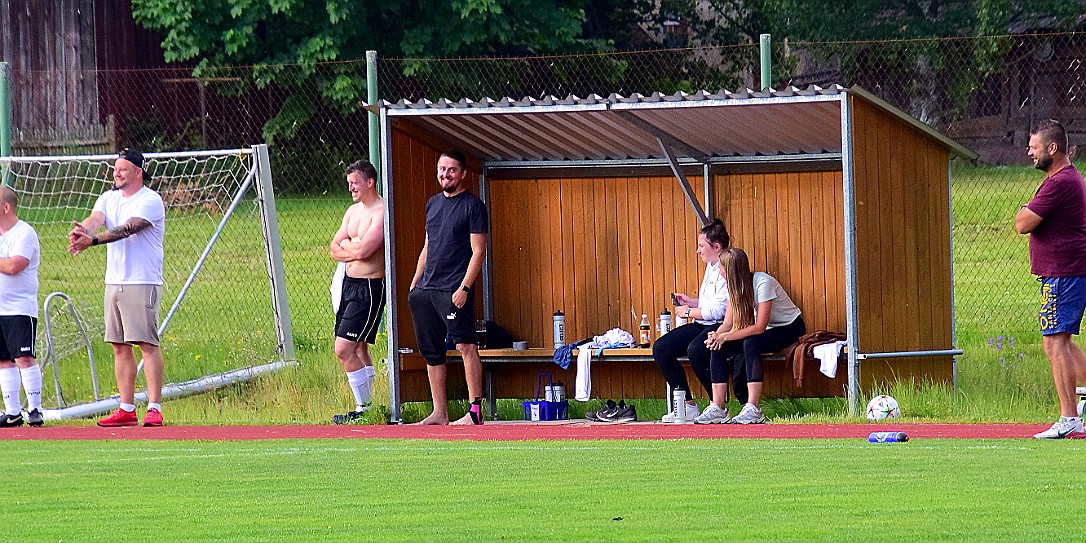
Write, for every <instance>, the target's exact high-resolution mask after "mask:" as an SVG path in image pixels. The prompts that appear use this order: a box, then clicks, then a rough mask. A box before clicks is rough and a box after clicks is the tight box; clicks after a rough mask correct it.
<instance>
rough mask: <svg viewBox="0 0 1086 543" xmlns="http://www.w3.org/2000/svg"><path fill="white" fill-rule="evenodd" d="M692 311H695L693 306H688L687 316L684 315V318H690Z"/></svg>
mask: <svg viewBox="0 0 1086 543" xmlns="http://www.w3.org/2000/svg"><path fill="white" fill-rule="evenodd" d="M691 311H693V309H692V308H689V307H688V308H686V316H685V317H683V318H684V319H689V318H690V312H691Z"/></svg>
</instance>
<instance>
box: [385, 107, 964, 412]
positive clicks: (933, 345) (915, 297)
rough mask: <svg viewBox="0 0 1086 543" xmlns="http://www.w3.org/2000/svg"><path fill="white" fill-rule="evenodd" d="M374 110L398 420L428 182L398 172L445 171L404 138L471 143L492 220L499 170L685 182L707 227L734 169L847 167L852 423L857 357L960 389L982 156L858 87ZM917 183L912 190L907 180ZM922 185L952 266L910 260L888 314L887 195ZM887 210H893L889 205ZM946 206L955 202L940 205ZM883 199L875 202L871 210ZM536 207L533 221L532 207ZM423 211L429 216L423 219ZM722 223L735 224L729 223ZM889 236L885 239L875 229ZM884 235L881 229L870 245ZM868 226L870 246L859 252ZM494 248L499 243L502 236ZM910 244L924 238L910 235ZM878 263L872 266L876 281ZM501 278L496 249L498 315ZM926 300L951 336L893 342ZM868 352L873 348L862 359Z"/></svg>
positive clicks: (486, 308)
mask: <svg viewBox="0 0 1086 543" xmlns="http://www.w3.org/2000/svg"><path fill="white" fill-rule="evenodd" d="M366 107H367V109H368V110H370V111H371V112H373V113H375V114H377V115H379V117H380V139H381V161H382V163H383V164H384V165H385V167H384V168H382V171H381V183H382V187H383V193H384V196H385V199H386V211H387V213H386V217H385V262H386V278H387V279H386V294H387V299H388V306H389V316H390V325H389V326H388V355H387V360H388V361H389V381H390V383H389V384H390V398H389V400H390V406H391V418H392V421H393V422H402V419H401V405H400V404H401V402H400V391H399V375H400V368H401V357H402V356H403V355H405V354H407V350H405V349H404V347H403V340H402V338H401V337H400V335H401V332H400V330H399V328H400V327H399V325H400V324H401V322H402V321H401V319H404V318H410V317H409V316H407V315H405V314H404V313H402V312H401V309H402V308H401V307H400V304H399V303H398V300H397V295H398V294H402V293H400V292H399V291H400V289H401V288H402V286H401V284H400V283H401V281H402V280H409V278H410V274H411V273H412V272H413V269H412V270H401V269H397V264H396V258H395V257H396V255H397V252H398V251H399V250H401V248H399V247H398V246H397V228H398V226H397V225H398V222H399V221H398V217H397V213H398V212H402V211H400V210H398V209H397V206H396V203H397V197H398V195H400V194H403V192H402V191H417V190H421V188H420V186H417V185H403V184H402V183H404V182H407V181H412V182H418V180H419V179H418V178H419V176H418V175H415V174H414V173H412V174H411V175H410V176H409V177H411V179H410V180H408V179H405V180H403V181H401V180H399V179H397V178H396V172H397V171H400V172H406V171H407V170H409V169H420V168H423V169H424V168H430V169H432V168H433V165H429V164H416V163H414V162H413V161H415V160H416V159H415V158H414V156H413V155H412V152H411V151H410V150H406V149H394V148H393V140H394V137H393V132H394V130H399V131H401V132H402V131H405V130H407V131H410V133H411V134H412V135H413V136H412V137H414V138H415V139H416V140H419V139H420V138H421V140H420V141H425V140H430V141H432V142H435V145H436V144H444V145H446V146H447V147H457V148H460V149H461V150H462V151H464V152H465V153H466V154H468V156H469V162H472V161H477V164H479V165H481V168H480V171H479V185H478V189H479V193H480V194H479V195H480V197H481V198H483V200H484V202H486V203H487V205H488V209H491V213H492V214H493V206H494V205H510V203H507V202H494V201H492V199H491V194H490V185H491V182H490V180H491V179H492V178H494V176H495V175H496V174H500V175H501V176H502V177H503V178H505V179H509V178H516V177H517V176H523V177H525V178H531V177H532V176H540V177H547V176H558V175H562V176H576V175H582V176H584V177H599V176H602V175H607V174H608V172H623V173H624V174H625V175H630V176H636V175H642V174H643V175H649V174H650V172H657V173H658V172H660V171H665V172H669V173H670V174H671V175H673V176H674V177H675V178H676V179H677V180H678V182H679V183H680V184H681V186H682V187H683V193H684V194H685V195H686V198H687V199H688V201H689V204H690V209H691V211H692V213H694V214H695V215H696V216H697V217H698V218H699V220H701V221H702V222H704V221H705V218H706V217H707V216H713V215H714V214H715V213H714V211H715V210H714V202H716V201H717V200H718V198H717V197H716V195H715V192H716V191H717V190H718V189H719V187H715V185H717V184H718V183H717V182H716V181H717V180H718V178H719V176H720V175H721V174H720V172H722V171H726V172H734V171H762V172H770V173H772V172H789V171H791V172H795V171H809V170H812V169H831V170H834V171H839V172H840V174H841V190H842V192H843V195H844V198H843V201H842V202H841V203H840V207H836V205H834V206H833V210H834V212H835V213H837V212H839V213H841V215H842V216H843V221H844V231H843V237H844V239H843V245H844V262H843V265H844V285H843V288H844V306H845V314H846V333H847V338H848V339H847V347H848V349H847V353H848V383H847V392H846V395H847V398H848V405H849V412H850V414H851V415H857V414H859V412H860V402H861V399H860V396H859V392H860V385H861V381H860V366H861V361H865V360H870V361H873V362H885V363H886V364H890V363H891V362H893V363H894V364H896V366H895V367H890V366H885V367H883V369H882V370H880V371H882V372H883V373H885V374H886V375H893V376H898V377H900V376H908V375H912V376H920V377H923V376H924V375H925V372H926V371H935V370H934V369H933V368H935V367H936V365H940V367H942V366H941V364H947V367H949V372H950V374H951V375H952V376H953V377H952V378H953V379H955V381H956V356H957V355H960V354H961V353H962V351H961V350H960V349H958V348H957V336H956V329H955V326H954V314H953V298H954V293H953V254H952V249H953V247H952V240H951V239H950V238H951V236H950V225H951V224H952V217H951V214H952V210H951V207H950V205H949V204H950V182H951V179H950V178H951V168H950V163H951V161H952V160H953V159H955V158H959V159H966V160H973V159H975V158H976V156H977V155H976V154H975V153H973V152H972V151H970V150H969V149H967V148H965V147H963V146H962V145H960V144H958V143H956V142H954V141H952V140H951V139H949V138H948V137H946V136H944V135H943V134H941V133H939V132H938V131H936V130H934V129H932V128H931V127H929V126H927V125H925V124H923V123H922V122H920V121H918V120H916V119H914V118H912V117H911V116H909V115H908V114H906V113H905V112H903V111H901V110H899V109H897V108H895V107H894V106H892V105H890V104H888V103H886V102H885V101H883V100H881V99H879V98H878V97H876V96H874V95H872V94H871V93H869V92H867V91H865V90H864V89H862V88H860V87H852V88H844V87H840V86H833V87H829V88H820V87H816V86H812V87H810V88H808V89H798V88H795V87H790V88H787V89H782V90H773V89H766V90H764V91H752V90H749V89H748V90H746V91H741V92H735V93H733V92H729V91H722V92H718V93H708V92H705V91H702V92H699V93H694V94H685V93H677V94H674V95H670V96H667V95H661V94H659V93H657V94H653V95H651V96H642V95H633V96H630V97H624V96H620V95H611V96H609V97H606V98H605V97H600V96H595V95H593V96H590V97H587V98H578V97H575V96H570V97H568V98H565V99H560V98H555V97H551V96H547V97H543V98H540V99H533V98H524V99H522V100H516V99H512V98H502V99H501V100H491V99H484V100H479V101H472V100H467V99H465V100H461V101H459V102H452V101H449V100H439V101H436V102H431V101H429V100H419V101H414V102H412V101H405V100H401V101H399V102H397V103H390V102H387V101H385V102H380V103H377V104H371V105H367V106H366ZM898 138H904V139H907V140H908V141H909V142H911V143H910V144H909V145H912V146H913V147H909V148H905V149H902V148H901V143H900V140H899V139H898ZM943 161H945V166H943V167H941V169H940V171H939V172H938V173H936V174H932V173H931V169H932V168H931V166H933V165H934V166H938V164H940V163H944V162H943ZM910 165H911V166H913V167H917V166H926V167H927V171H920V170H921V169H923V168H919V167H917V168H916V171H905V170H907V169H908V166H910ZM937 169H938V168H937ZM698 171H700V172H701V176H702V178H703V182H704V185H705V186H704V188H703V189H702V190H703V191H704V194H705V202H704V207H702V206H701V205H699V204H700V202H699V201H698V198H697V197H696V195H695V194H694V191H693V190H692V187H691V185H690V183H689V181H687V178H686V175H687V174H691V173H695V174H696V173H697V172H698ZM942 172H945V176H944V174H943V173H942ZM914 175H915V177H910V176H914ZM431 179H432V177H431ZM910 182H913V183H914V184H913V185H910ZM880 183H881V185H880ZM431 187H433V186H432V185H431ZM714 187H715V188H714ZM913 188H919V189H920V190H922V191H926V192H925V194H929V193H930V195H931V198H930V201H927V202H924V203H923V205H920V204H917V207H916V209H917V210H918V212H919V213H921V216H914V217H912V220H913V221H914V222H917V223H921V222H923V221H933V224H937V225H939V226H940V228H941V230H940V232H941V233H942V234H943V235H945V239H933V240H919V241H921V242H923V241H930V242H931V243H933V244H934V245H935V246H936V247H937V249H938V250H937V251H936V252H934V253H930V254H929V255H928V256H929V257H931V258H933V259H938V260H939V262H943V263H946V264H948V265H947V266H943V267H942V268H941V269H940V270H939V271H938V273H935V274H933V275H932V277H929V278H918V277H915V275H916V265H917V263H918V262H919V261H922V260H923V257H920V256H917V255H916V254H913V255H912V256H909V255H906V256H903V257H901V264H902V265H903V266H913V268H912V270H913V273H912V275H913V276H910V278H909V280H910V284H909V285H908V288H907V289H905V291H903V292H904V293H903V294H901V295H900V296H899V298H901V299H896V298H895V299H894V303H895V304H897V305H896V306H894V305H893V304H890V306H889V307H885V305H886V304H880V301H879V298H878V293H879V290H880V289H887V290H889V289H891V288H897V287H896V286H895V285H893V284H889V283H887V281H886V280H887V278H889V280H890V282H891V283H892V282H893V281H894V279H895V278H896V276H895V275H893V273H891V272H890V271H887V270H886V269H885V268H886V267H885V266H884V268H883V269H882V272H881V273H882V275H881V276H879V269H878V259H880V258H890V259H893V260H892V262H891V263H890V265H894V264H896V263H897V262H898V261H897V260H896V258H897V257H895V256H894V255H893V253H892V252H890V251H891V249H890V248H889V247H888V246H890V247H892V246H895V244H900V243H903V242H904V240H903V239H900V236H898V235H897V234H898V232H895V231H893V228H891V225H890V221H893V220H896V221H897V222H895V223H894V228H897V227H898V226H900V224H901V222H902V221H907V220H908V219H901V218H900V217H898V218H894V217H892V215H893V214H894V212H895V211H896V210H895V209H893V208H892V206H889V205H888V204H887V202H891V201H892V200H890V197H889V196H886V194H888V193H889V192H890V191H899V192H900V191H903V190H910V189H913ZM434 189H435V190H432V191H431V190H429V189H427V192H428V193H431V194H432V193H434V192H436V187H434ZM880 200H881V201H882V207H881V208H879V207H878V202H879V201H880ZM944 201H945V202H946V206H945V207H942V205H941V204H939V205H935V206H931V205H929V204H930V203H931V202H944ZM872 202H875V209H874V210H873V209H872ZM858 207H860V209H859V210H858ZM703 209H704V210H705V211H703ZM525 211H526V212H528V213H531V212H532V210H530V209H529V210H525ZM885 211H889V213H887V212H885ZM413 212H414V213H419V214H421V213H422V210H421V209H419V210H416V211H413ZM724 219H725V224H726V225H728V222H729V221H728V218H727V217H725V218H724ZM880 225H881V226H882V230H879V227H880ZM944 227H945V228H944ZM729 228H730V226H729ZM872 228H873V229H875V230H877V231H878V233H876V234H874V235H871V234H869V233H868V232H869V229H872ZM858 231H861V232H862V234H861V236H862V237H863V239H862V240H861V241H860V242H858V239H857V232H858ZM490 239H491V241H492V239H493V237H491V238H490ZM909 242H910V243H914V242H917V240H915V239H913V238H909ZM407 250H414V248H409V249H407ZM914 253H915V251H914ZM416 254H417V253H416ZM921 263H923V262H921ZM872 266H874V267H875V268H876V269H875V271H874V272H872ZM493 270H494V253H493V251H492V250H491V246H490V245H489V244H488V251H487V259H486V262H485V264H484V271H483V278H482V284H483V289H482V290H483V292H482V302H483V314H484V315H485V316H486V318H492V317H493V316H494V290H495V285H494V271H493ZM921 271H925V272H926V271H927V270H921ZM894 273H896V272H894ZM861 279H862V281H863V283H861ZM925 279H932V280H933V281H937V282H938V283H939V285H940V286H942V285H944V283H945V286H946V287H947V288H948V289H949V290H946V289H944V288H940V289H939V292H938V294H933V295H931V296H928V297H927V298H925V293H924V290H923V288H922V286H923V281H924V280H925ZM873 295H874V298H872V296H873ZM885 296H891V295H889V294H887V295H885ZM932 299H934V301H933V300H932ZM918 301H919V303H920V305H924V304H928V305H927V306H925V307H927V308H928V309H929V310H931V311H930V312H931V314H932V319H931V320H932V321H933V322H931V323H927V324H930V326H931V327H932V328H939V327H944V326H945V327H949V329H950V330H949V334H948V335H947V337H943V336H941V335H939V334H936V336H938V337H936V336H932V337H928V338H926V340H921V341H911V343H910V344H911V345H915V346H911V347H910V346H905V347H901V346H900V345H904V343H903V342H902V341H897V340H896V338H894V337H893V330H892V327H891V326H890V324H889V320H890V319H893V318H912V317H913V316H914V313H915V308H914V307H913V305H915V304H916V303H917V302H918ZM932 304H934V305H932ZM880 305H881V306H883V307H880ZM894 307H898V308H904V309H907V310H908V311H909V312H910V313H909V314H908V315H893V314H891V313H890V312H891V311H892V310H893V309H894ZM933 307H935V309H932V308H933ZM920 319H923V315H921V316H920ZM923 325H924V323H921V326H923ZM887 327H889V328H887ZM884 328H886V330H883V329H884ZM929 335H930V334H929ZM933 338H934V339H933ZM868 345H870V348H869V349H868V350H866V351H865V350H864V348H865V347H867V346H868ZM895 345H896V347H895ZM909 359H921V360H920V361H919V362H917V363H916V364H915V367H914V368H911V369H909V370H908V371H906V372H904V374H905V375H903V374H901V373H898V372H897V371H896V370H897V369H900V368H904V367H906V366H907V365H908V364H909V362H908V360H909ZM872 368H875V366H872ZM939 371H943V370H939Z"/></svg>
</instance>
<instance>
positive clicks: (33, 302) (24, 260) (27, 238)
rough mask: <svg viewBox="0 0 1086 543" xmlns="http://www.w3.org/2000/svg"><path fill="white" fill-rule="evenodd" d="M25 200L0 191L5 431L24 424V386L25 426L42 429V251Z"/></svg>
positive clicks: (0, 378) (1, 424)
mask: <svg viewBox="0 0 1086 543" xmlns="http://www.w3.org/2000/svg"><path fill="white" fill-rule="evenodd" d="M18 208H19V197H18V195H17V194H16V193H15V191H14V190H12V189H11V187H0V390H3V393H4V414H3V416H2V417H0V428H10V427H13V426H22V425H23V423H24V420H23V412H22V406H21V405H20V404H19V389H20V385H21V387H22V388H23V389H25V390H26V400H27V407H26V411H27V416H26V420H25V422H26V423H27V424H30V425H31V426H41V425H42V422H43V420H44V419H43V417H42V412H41V368H39V367H38V361H37V359H36V358H35V354H34V339H35V337H34V336H35V335H36V334H35V333H36V332H37V329H38V263H39V261H40V256H41V247H40V245H39V244H38V233H37V232H35V231H34V227H32V226H30V225H29V224H27V223H26V222H24V221H21V220H19V217H18V215H16V212H17V211H18Z"/></svg>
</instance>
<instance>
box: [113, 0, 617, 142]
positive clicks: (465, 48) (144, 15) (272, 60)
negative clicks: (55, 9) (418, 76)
mask: <svg viewBox="0 0 1086 543" xmlns="http://www.w3.org/2000/svg"><path fill="white" fill-rule="evenodd" d="M599 4H600V2H599V1H593V0H451V1H448V0H446V1H441V0H380V1H377V0H133V14H134V15H135V17H136V20H137V21H138V22H139V23H140V24H141V25H142V26H144V27H146V28H149V29H152V30H158V31H161V32H163V33H165V39H164V41H163V43H162V45H163V49H164V50H165V57H166V61H167V62H179V61H195V62H196V63H197V64H196V68H195V70H194V76H197V77H200V76H207V75H210V74H214V73H215V69H216V68H218V67H223V66H252V67H253V68H252V71H251V74H250V75H251V81H248V82H251V84H252V85H255V86H256V87H257V88H266V87H269V86H273V85H274V86H279V87H282V88H285V89H287V90H289V94H290V96H289V98H287V99H286V100H285V101H284V102H283V104H282V105H281V106H280V108H279V110H278V113H277V114H276V115H275V116H274V117H273V118H272V119H270V120H269V121H268V122H267V123H266V124H265V127H264V135H265V138H266V139H267V140H268V141H269V142H271V141H273V140H274V138H276V137H292V136H294V135H296V134H298V132H299V130H301V129H302V128H303V127H304V126H305V124H306V122H307V121H308V120H309V119H310V118H311V117H312V116H313V113H314V112H315V111H316V110H317V109H318V108H320V107H323V105H324V104H332V105H333V107H335V108H338V109H339V110H340V111H341V112H342V113H349V112H352V111H355V110H357V107H358V106H357V105H358V102H359V101H360V100H362V99H364V97H365V79H364V77H359V74H358V73H357V67H355V66H349V65H345V64H340V65H336V64H332V65H330V66H321V68H320V69H318V68H317V65H318V63H322V62H329V61H337V60H339V61H341V60H356V59H362V58H364V56H365V51H366V50H369V49H374V50H377V51H379V52H380V53H381V54H382V56H386V57H392V56H403V57H439V58H452V57H459V56H471V57H481V56H506V55H529V54H557V53H573V52H588V51H600V50H605V49H607V48H609V47H610V43H609V42H607V41H606V40H604V39H601V38H600V37H598V36H599V35H600V34H601V32H600V30H602V31H604V32H606V30H607V28H608V27H613V26H615V25H618V24H621V21H622V18H621V17H614V18H613V20H612V19H611V15H610V14H608V13H606V12H605V11H604V10H601V9H599ZM586 5H587V6H589V7H590V8H592V12H593V13H596V14H600V16H599V18H598V19H597V20H596V21H594V25H593V28H595V30H596V34H597V35H596V36H594V37H592V38H583V37H582V28H583V26H584V25H585V22H586V11H585V6H586ZM597 27H600V28H597ZM233 92H244V88H238V87H235V88H233Z"/></svg>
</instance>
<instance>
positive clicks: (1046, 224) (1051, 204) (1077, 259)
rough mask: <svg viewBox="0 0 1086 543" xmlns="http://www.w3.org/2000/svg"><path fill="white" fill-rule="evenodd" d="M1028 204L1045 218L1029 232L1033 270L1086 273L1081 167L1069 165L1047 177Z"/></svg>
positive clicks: (1045, 273)
mask: <svg viewBox="0 0 1086 543" xmlns="http://www.w3.org/2000/svg"><path fill="white" fill-rule="evenodd" d="M1026 207H1028V208H1029V210H1030V211H1032V212H1034V213H1036V214H1038V215H1040V216H1041V218H1042V219H1044V220H1042V221H1041V224H1038V225H1037V228H1035V229H1034V230H1033V232H1030V235H1029V262H1030V272H1031V273H1033V274H1034V275H1039V276H1041V277H1078V276H1086V184H1084V183H1083V181H1082V175H1081V174H1079V173H1078V170H1076V169H1075V167H1074V166H1067V167H1065V168H1063V169H1061V170H1060V171H1058V172H1056V173H1054V174H1052V175H1050V176H1048V177H1046V178H1045V180H1044V181H1043V182H1041V186H1040V188H1038V189H1037V194H1035V195H1034V196H1033V199H1032V200H1030V201H1029V203H1028V204H1026Z"/></svg>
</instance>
